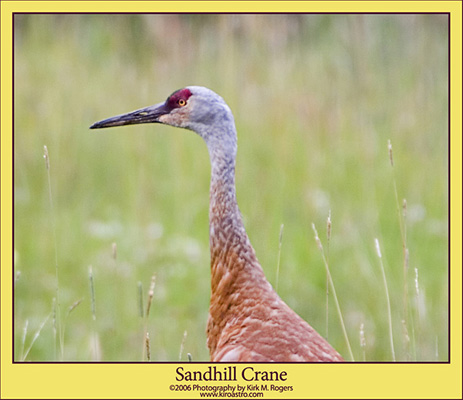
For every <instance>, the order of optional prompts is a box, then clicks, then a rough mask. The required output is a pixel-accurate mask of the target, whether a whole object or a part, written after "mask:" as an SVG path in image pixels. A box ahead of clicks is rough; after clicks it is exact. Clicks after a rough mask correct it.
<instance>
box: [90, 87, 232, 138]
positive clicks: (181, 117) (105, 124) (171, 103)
mask: <svg viewBox="0 0 463 400" xmlns="http://www.w3.org/2000/svg"><path fill="white" fill-rule="evenodd" d="M226 121H229V122H232V123H233V124H234V122H233V116H232V113H231V111H230V108H229V107H228V106H227V104H226V103H225V101H224V100H223V99H222V98H221V97H220V96H219V95H218V94H216V93H214V92H213V91H212V90H210V89H207V88H205V87H201V86H188V87H186V88H183V89H180V90H177V91H176V92H174V93H172V94H171V95H170V96H169V97H168V98H167V100H166V101H165V102H163V103H159V104H155V105H153V106H149V107H145V108H141V109H139V110H136V111H132V112H129V113H127V114H121V115H117V116H115V117H111V118H108V119H105V120H102V121H99V122H95V123H94V124H93V125H92V126H91V127H90V129H99V128H109V127H113V126H122V125H134V124H147V123H161V124H165V125H171V126H176V127H180V128H187V129H191V130H193V131H195V132H197V133H199V134H200V135H202V133H203V132H205V131H207V130H208V129H209V128H211V127H212V126H216V125H217V124H218V123H225V122H226ZM202 136H203V135H202Z"/></svg>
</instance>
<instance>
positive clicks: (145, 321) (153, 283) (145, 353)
mask: <svg viewBox="0 0 463 400" xmlns="http://www.w3.org/2000/svg"><path fill="white" fill-rule="evenodd" d="M155 286H156V275H153V276H152V277H151V283H150V288H149V290H148V301H147V304H146V312H145V314H144V316H143V338H144V346H143V355H142V359H144V358H145V356H146V359H147V360H148V361H150V360H151V355H150V354H148V351H151V350H150V348H148V347H147V342H146V341H147V337H148V340H149V335H148V317H149V315H150V310H151V304H152V302H153V297H154V287H155ZM138 288H139V289H138V293H139V298H140V301H141V302H143V290H142V289H140V285H139V286H138ZM139 310H140V311H143V304H142V305H141V307H140V306H139ZM147 335H148V336H147ZM148 356H149V357H150V358H148Z"/></svg>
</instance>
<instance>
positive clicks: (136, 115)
mask: <svg viewBox="0 0 463 400" xmlns="http://www.w3.org/2000/svg"><path fill="white" fill-rule="evenodd" d="M170 111H171V110H170V109H169V108H168V107H167V105H166V104H165V103H159V104H155V105H154V106H150V107H146V108H141V109H140V110H136V111H132V112H129V113H127V114H121V115H116V116H115V117H111V118H108V119H104V120H103V121H99V122H95V123H94V124H93V125H92V126H91V127H90V129H99V128H109V127H112V126H122V125H135V124H149V123H154V122H159V123H160V122H161V121H159V117H160V116H162V115H165V114H169V112H170Z"/></svg>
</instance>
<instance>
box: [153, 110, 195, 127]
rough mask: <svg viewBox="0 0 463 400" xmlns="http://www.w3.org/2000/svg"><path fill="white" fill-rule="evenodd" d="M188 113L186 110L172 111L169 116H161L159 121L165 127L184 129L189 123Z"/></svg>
mask: <svg viewBox="0 0 463 400" xmlns="http://www.w3.org/2000/svg"><path fill="white" fill-rule="evenodd" d="M189 116H190V113H189V112H188V111H187V110H186V109H181V110H179V111H173V112H171V113H170V114H165V115H161V116H160V117H159V121H160V122H162V123H163V124H166V125H172V126H178V127H180V128H184V127H185V126H186V124H187V123H188V121H189Z"/></svg>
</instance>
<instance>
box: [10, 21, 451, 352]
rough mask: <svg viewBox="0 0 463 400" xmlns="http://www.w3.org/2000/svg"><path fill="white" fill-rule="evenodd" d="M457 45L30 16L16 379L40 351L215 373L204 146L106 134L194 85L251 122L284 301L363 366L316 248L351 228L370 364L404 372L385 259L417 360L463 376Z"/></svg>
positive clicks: (348, 285) (409, 35) (438, 33)
mask: <svg viewBox="0 0 463 400" xmlns="http://www.w3.org/2000/svg"><path fill="white" fill-rule="evenodd" d="M447 44H448V40H447V19H446V17H444V16H440V15H419V16H413V15H403V16H399V15H371V16H367V15H363V16H360V15H350V16H348V15H308V16H303V15H293V16H280V15H256V16H252V15H242V16H233V15H221V16H216V15H183V16H176V15H170V16H169V15H145V16H143V15H130V16H129V15H16V16H15V63H14V68H15V97H14V106H15V117H14V124H15V125H14V126H15V136H14V143H15V147H14V195H15V202H14V207H15V208H14V218H15V220H14V240H15V242H14V245H15V265H14V268H15V272H16V273H18V272H19V273H20V274H19V275H18V279H17V281H16V283H15V299H14V301H15V309H14V311H15V315H14V318H15V320H14V322H15V349H14V350H15V359H17V360H19V359H21V358H22V356H23V355H24V351H25V350H26V349H28V347H29V346H30V344H31V343H32V340H33V338H34V335H35V333H36V332H39V335H38V337H37V338H36V340H35V341H34V343H33V346H32V347H31V348H30V351H29V352H28V354H27V358H26V360H27V361H44V360H46V361H48V360H60V359H63V360H93V359H102V360H105V361H113V360H134V361H141V360H146V350H147V347H146V342H145V337H146V332H148V333H149V338H150V342H149V351H150V360H151V361H165V360H171V361H176V360H178V357H179V354H180V353H182V354H183V359H184V360H187V354H191V357H192V359H193V361H200V360H208V351H207V348H206V340H205V337H206V336H205V326H206V320H207V314H208V304H209V288H210V282H209V279H210V271H209V252H208V251H209V250H208V245H209V242H208V189H209V174H210V167H209V159H208V153H207V150H206V147H205V145H204V143H202V141H201V139H200V138H199V137H197V136H196V135H194V134H193V133H191V132H188V131H182V130H180V129H174V128H170V127H164V126H160V125H156V126H154V125H153V126H149V125H148V126H137V127H123V128H117V129H111V130H104V131H101V132H100V131H99V132H94V131H90V130H89V129H88V127H89V126H90V125H91V124H92V123H93V122H95V121H97V120H100V119H103V118H106V117H109V116H112V115H116V114H119V113H123V112H128V111H131V110H134V109H136V108H140V107H143V106H147V105H151V104H154V103H157V102H160V101H162V100H164V99H165V98H166V97H167V96H168V95H169V94H170V93H172V92H173V91H174V90H176V89H178V88H181V87H183V86H186V85H191V84H193V85H203V86H207V87H210V88H211V89H213V90H215V91H216V92H217V93H219V94H221V95H222V96H223V97H224V98H225V100H226V101H227V103H228V104H229V105H230V107H231V108H232V110H233V112H234V115H235V120H236V124H237V129H238V135H239V151H238V158H237V179H236V181H237V196H238V202H239V205H240V209H241V212H242V214H243V217H244V220H245V224H246V227H247V231H248V234H249V236H250V239H251V242H252V243H253V246H254V247H255V249H256V252H257V255H258V257H259V260H260V262H261V264H262V265H263V268H264V270H265V272H266V275H267V277H268V278H269V280H270V282H271V283H272V284H276V279H278V292H279V294H280V295H281V297H282V298H283V299H284V300H285V301H286V302H287V303H288V304H289V305H290V306H291V307H292V308H294V309H295V310H296V311H297V312H298V313H299V314H300V315H301V316H302V317H303V318H304V319H306V320H308V321H309V322H310V323H311V324H312V325H313V326H314V327H315V328H316V329H317V330H318V331H319V332H320V333H322V334H325V331H326V330H327V329H326V327H328V339H329V341H330V342H331V343H332V344H333V345H334V346H335V347H336V348H337V349H338V350H339V351H340V352H341V353H342V354H343V356H344V357H346V358H349V355H348V350H347V345H346V342H345V340H344V336H343V332H342V328H341V325H340V322H339V318H338V315H337V311H336V307H335V303H334V302H333V300H332V297H331V295H330V297H329V303H328V306H329V309H328V311H329V312H328V316H329V320H328V324H327V322H326V314H327V313H326V299H325V298H326V296H325V292H326V287H327V284H326V279H327V277H326V270H325V266H324V261H323V258H322V256H321V254H320V252H319V250H318V248H317V243H316V242H315V239H314V234H313V231H312V223H314V224H315V226H316V227H317V229H318V232H319V235H320V239H321V241H322V243H323V246H324V247H325V249H326V246H327V243H326V228H325V227H326V219H327V217H328V213H329V212H330V210H331V221H332V226H331V235H330V240H329V269H330V273H331V276H332V279H333V283H334V286H335V288H336V293H337V297H338V300H339V304H340V308H341V310H342V313H343V317H344V322H345V326H346V331H347V334H348V336H349V339H350V343H351V346H352V351H353V354H354V357H355V359H356V360H363V359H364V356H365V359H366V360H367V361H369V360H377V361H382V360H391V346H390V336H389V327H390V325H389V316H388V306H387V301H386V297H385V293H384V282H383V276H382V272H381V266H380V263H379V260H378V256H377V254H376V249H375V239H376V238H378V241H379V243H380V246H381V252H382V259H381V262H382V264H383V267H384V273H385V276H386V279H387V285H388V290H389V295H390V307H391V314H390V319H391V323H392V334H393V338H394V346H395V355H396V359H397V360H430V361H433V360H447V359H448V352H447V346H448V329H447V325H448V318H447V316H448V314H447V311H448V310H447V305H448V300H447V294H448V253H447V246H448V233H447V226H448V207H447V204H448V193H447V191H448V184H447V182H448V172H447V164H448V154H447V150H448V137H447V131H448V124H447V109H448V100H447V95H448V93H447V78H448V76H447V75H448V72H447V71H448V64H447ZM389 139H390V140H391V143H392V146H393V148H394V167H393V168H392V167H391V165H390V161H389V155H388V147H387V142H388V140H389ZM44 145H46V146H47V148H48V153H49V160H50V169H49V171H48V172H47V169H46V167H45V162H44V159H43V146H44ZM48 173H49V174H50V186H49V183H48ZM394 180H395V183H394ZM50 187H51V194H52V197H51V198H52V202H53V208H52V207H51V204H50V197H49V190H50ZM395 187H396V188H397V194H398V200H399V202H400V206H399V208H400V207H401V203H402V199H404V198H405V199H406V201H407V215H406V218H404V220H403V221H404V226H405V227H406V247H407V248H408V250H409V266H408V271H406V273H405V276H406V282H405V285H404V269H403V268H404V267H403V266H404V257H403V242H404V241H403V239H402V234H401V227H400V218H399V214H398V212H397V207H398V206H397V200H396V196H395ZM282 224H284V235H283V239H282V240H283V241H282V244H281V254H279V249H280V241H279V240H280V239H279V233H280V227H281V225H282ZM55 237H56V239H55ZM113 243H115V244H116V246H117V257H116V256H115V255H114V254H113ZM55 250H56V260H57V262H56V261H55ZM56 264H57V267H56ZM90 265H91V266H92V281H93V293H94V298H93V300H92V294H91V290H90V282H89V266H90ZM277 266H279V267H278V268H279V271H278V275H277ZM415 269H417V270H418V279H419V294H416V291H415ZM56 270H58V274H59V293H58V294H59V301H56V300H54V299H56V298H57V292H56V288H57V273H56ZM153 275H154V276H155V277H156V286H155V288H154V292H153V298H152V303H151V307H150V313H149V316H148V317H144V316H141V315H140V293H143V299H142V304H143V305H144V308H145V311H146V307H147V302H148V292H149V288H150V283H151V277H152V276H153ZM15 276H16V275H15ZM276 277H278V278H276ZM404 286H405V287H406V288H407V292H408V298H407V300H406V307H404V293H405V290H404ZM140 288H141V289H140ZM76 302H77V303H76ZM92 303H93V304H94V306H95V319H94V320H93V317H92ZM54 304H55V305H54ZM418 305H419V306H418ZM404 309H406V311H404ZM404 312H405V313H406V315H405V317H404ZM47 318H48V320H47ZM404 318H405V320H406V326H407V333H408V337H409V338H410V341H409V342H407V341H406V338H407V335H405V334H404V330H403V324H402V319H404ZM44 321H46V322H45V324H44ZM42 324H43V328H41V326H42ZM361 324H363V327H364V328H363V330H362V333H361V332H360V331H361V329H360V327H361ZM26 327H27V329H25V328H26ZM185 331H186V332H187V334H186V335H185ZM60 338H61V339H60ZM361 338H362V340H363V342H362V344H361V340H360V339H361Z"/></svg>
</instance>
